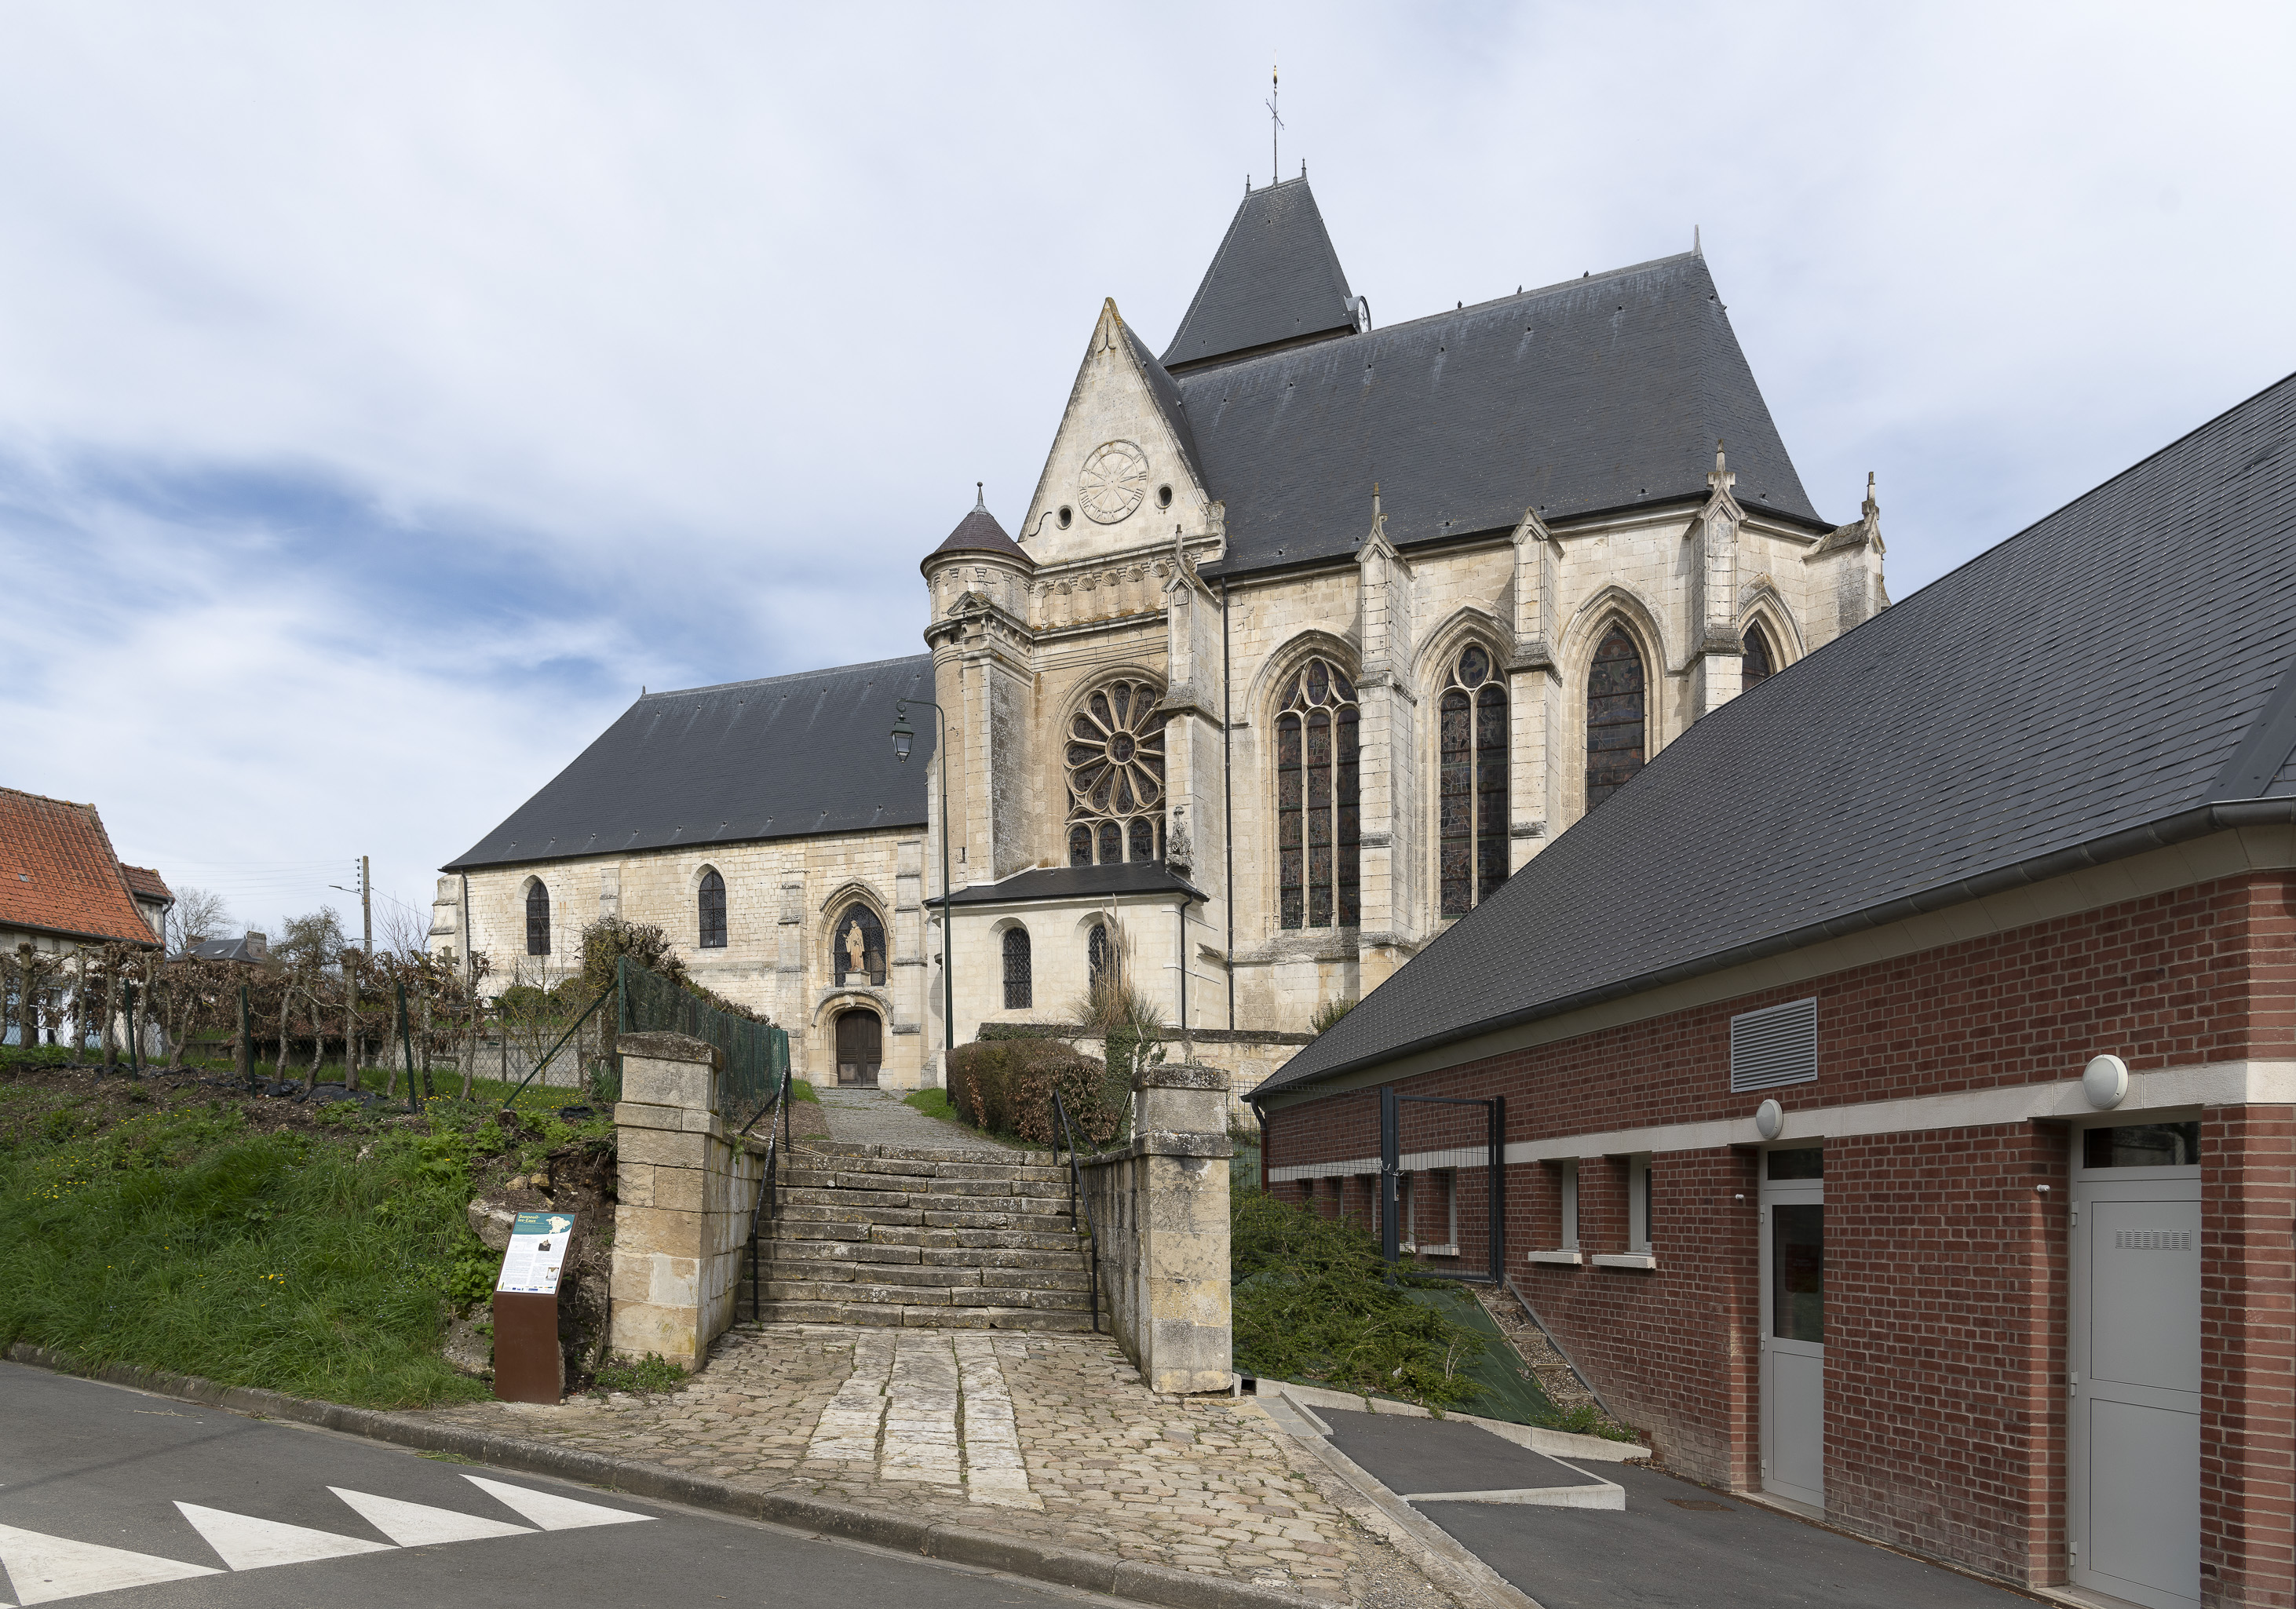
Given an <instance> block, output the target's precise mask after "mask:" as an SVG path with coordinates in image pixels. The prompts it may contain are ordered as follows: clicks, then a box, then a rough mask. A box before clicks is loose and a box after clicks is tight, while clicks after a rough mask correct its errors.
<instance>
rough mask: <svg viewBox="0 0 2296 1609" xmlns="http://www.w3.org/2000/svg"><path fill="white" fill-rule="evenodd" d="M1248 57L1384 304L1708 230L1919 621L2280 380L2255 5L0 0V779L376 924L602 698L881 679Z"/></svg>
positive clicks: (1197, 262)
mask: <svg viewBox="0 0 2296 1609" xmlns="http://www.w3.org/2000/svg"><path fill="white" fill-rule="evenodd" d="M1274 62H1280V66H1281V70H1282V75H1283V82H1282V100H1281V109H1282V114H1283V123H1284V125H1285V127H1284V128H1283V134H1282V142H1283V143H1282V147H1281V158H1280V160H1281V162H1282V165H1283V168H1282V170H1283V174H1284V175H1285V176H1296V175H1297V173H1298V172H1299V169H1300V164H1301V163H1302V162H1304V163H1305V164H1306V166H1307V171H1308V176H1309V178H1310V180H1311V182H1312V183H1313V184H1314V186H1315V189H1316V197H1317V200H1318V202H1319V204H1320V205H1321V207H1322V209H1323V212H1324V218H1325V220H1326V222H1327V223H1328V225H1329V226H1330V228H1331V231H1332V234H1333V240H1334V242H1335V244H1336V245H1337V248H1338V250H1339V252H1340V256H1341V261H1342V263H1343V265H1344V266H1345V267H1346V270H1347V273H1348V275H1349V280H1350V282H1351V283H1352V285H1353V287H1354V289H1355V290H1357V291H1359V292H1361V293H1363V294H1365V296H1367V297H1368V298H1369V299H1370V301H1371V304H1372V310H1373V315H1374V319H1375V320H1376V321H1377V322H1378V323H1380V324H1394V323H1398V322H1401V321H1403V320H1405V319H1408V318H1411V317H1415V316H1420V315H1423V314H1427V313H1431V312H1435V311H1437V310H1439V309H1440V308H1441V307H1442V306H1443V304H1444V303H1445V302H1447V301H1451V302H1457V301H1463V300H1464V301H1467V302H1473V301H1476V300H1483V299H1487V298H1489V297H1492V296H1497V295H1502V294H1506V293H1508V292H1510V291H1512V290H1513V288H1514V287H1515V286H1517V285H1518V284H1524V285H1533V286H1536V285H1539V284H1545V283H1553V282H1556V281H1560V280H1563V279H1568V278H1575V277H1577V276H1578V275H1579V274H1580V273H1582V272H1585V271H1588V270H1593V271H1597V272H1599V271H1602V270H1603V269H1606V268H1611V267H1620V266H1624V265H1627V264H1630V263H1636V262H1641V261H1644V260H1647V259H1652V258H1656V257H1661V256H1666V255H1669V254H1670V253H1673V252H1677V251H1680V250H1685V249H1687V248H1688V246H1689V245H1690V243H1691V238H1692V231H1693V227H1695V228H1697V229H1698V230H1700V231H1701V233H1702V241H1703V244H1704V249H1705V251H1706V254H1707V257H1708V259H1709V263H1710V267H1711V268H1712V270H1713V273H1714V275H1715V277H1716V279H1717V281H1718V283H1719V285H1720V286H1721V289H1722V294H1723V297H1724V300H1725V301H1726V304H1727V305H1728V307H1729V309H1730V316H1731V320H1732V323H1733V324H1734V327H1735V329H1736V331H1737V332H1738V336H1739V339H1740V341H1741V342H1742V344H1743V347H1744V349H1745V351H1746V353H1747V356H1748V357H1749V359H1750V361H1751V364H1752V365H1753V368H1754V372H1755V374H1756V377H1757V378H1758V380H1759V382H1760V383H1761V385H1762V388H1763V390H1764V394H1765V395H1766V397H1767V399H1768V402H1769V405H1770V409H1771V412H1772V414H1773V415H1775V418H1776V420H1777V423H1778V425H1779V428H1780V431H1781V432H1782V433H1783V435H1784V439H1785V441H1786V444H1787V447H1788V448H1789V450H1790V451H1791V453H1792V456H1793V458H1794V460H1795V463H1796V464H1797V466H1798V468H1799V469H1800V473H1801V477H1802V480H1803V482H1804V484H1805V485H1806V486H1807V487H1808V490H1809V493H1810V496H1811V497H1812V499H1813V500H1814V501H1815V503H1816V505H1817V508H1818V510H1819V512H1820V513H1823V514H1825V515H1826V516H1828V517H1829V518H1833V519H1836V520H1847V519H1849V518H1851V517H1852V516H1853V515H1854V514H1855V513H1856V509H1857V502H1858V500H1859V497H1861V496H1862V494H1863V490H1864V486H1865V480H1866V473H1867V472H1869V471H1870V472H1874V473H1875V474H1876V475H1877V476H1878V487H1879V493H1880V502H1881V507H1882V530H1883V534H1884V537H1885V539H1886V541H1887V543H1888V574H1889V585H1890V590H1891V593H1892V595H1895V596H1897V597H1899V598H1902V597H1904V596H1906V595H1907V594H1909V593H1910V592H1912V591H1913V590H1915V588H1917V587H1920V586H1922V585H1923V583H1925V582H1927V581H1929V580H1931V579H1934V578H1935V577H1937V576H1939V575H1940V574H1942V573H1944V572H1945V571H1948V570H1949V569H1951V568H1953V567H1954V566H1955V565H1956V564H1957V563H1959V562H1962V561H1964V560H1965V559H1967V558H1969V557H1970V556H1972V554H1976V553H1978V552H1980V551H1981V550H1982V549H1984V548H1985V547H1987V546H1991V545H1992V544H1993V543H1995V542H1997V541H1999V540H2001V539H2002V538H2005V537H2007V536H2009V535H2011V534H2013V533H2014V532H2015V531H2016V530H2018V529H2021V528H2022V527H2023V526H2025V525H2027V524H2029V523H2030V522H2031V521H2034V520H2036V519H2038V518H2039V517H2040V516H2042V515H2044V514H2046V513H2048V512H2049V511H2051V510H2052V509H2054V508H2055V507H2057V506H2059V505H2062V504H2063V503H2065V502H2066V501H2068V500H2070V499H2071V498H2072V497H2077V496H2079V494H2080V493H2081V492H2083V491H2085V490H2087V488H2090V487H2092V486H2094V485H2095V484H2096V483H2097V482H2099V481H2101V480H2104V479H2106V478H2108V477H2110V476H2111V475H2112V474H2113V473H2115V472H2118V471H2120V469H2122V468H2125V467H2126V466H2128V464H2131V463H2133V462H2135V461H2136V460H2137V459H2138V458H2141V457H2143V456H2145V455H2146V454H2148V453H2150V452H2152V451H2154V450H2156V449H2157V448H2159V447H2162V446H2164V445H2166V444H2167V443H2168V442H2169V441H2170V440H2172V439H2175V438H2176V437H2177V436H2179V435H2181V434H2183V433H2184V432H2185V431H2189V430H2191V429H2192V428H2194V426H2196V425H2198V424H2200V423H2202V422H2203V421H2204V420H2206V419H2208V418H2210V417H2211V416H2213V415H2216V414H2218V413H2220V412H2222V411H2223V410H2224V409H2226V408H2227V407H2229V406H2232V405H2234V404H2235V403H2236V402H2238V401H2240V400H2241V399H2242V398H2244V397H2246V396H2249V395H2251V393H2253V392H2255V391H2256V390H2259V389H2261V388H2262V387H2264V386H2265V385H2267V384H2268V383H2270V382H2273V381H2275V380H2277V379H2279V378H2281V377H2282V376H2283V375H2284V374H2287V373H2288V372H2289V371H2291V370H2292V369H2296V297H2292V296H2290V295H2289V294H2288V293H2287V292H2286V291H2285V288H2284V282H2285V280H2286V278H2287V265H2288V264H2289V263H2290V262H2291V261H2292V260H2296V208H2292V207H2291V206H2290V205H2289V201H2290V170H2289V155H2290V150H2291V142H2290V135H2289V133H2288V127H2287V122H2286V116H2285V113H2286V105H2287V89H2286V86H2287V84H2288V82H2289V81H2290V75H2291V71H2292V69H2296V8H2291V7H2288V6H2285V5H2280V6H2266V5H2255V6H2240V5H2210V4H2184V5H2179V6H2175V7H2169V6H2159V5H2149V6H2143V7H2138V6H2117V5H2112V4H2083V5H2079V6H2073V5H2069V4H2068V5H2058V6H2039V5H2030V6H2020V5H2015V4H1980V5H1966V6H1962V5H1924V4H1904V5H1897V6H1890V7H1880V6H1843V5H1839V4H1827V5H1808V6H1798V5H1784V4H1777V5H1769V4H1732V5H1637V4H1602V5H1596V4H1522V5H1498V4H1454V5H1449V6H1432V5H1412V6H1400V5H1397V6H1387V7H1371V6H1361V5H1350V4H1333V3H1330V0H1325V3H1324V4H1314V5H1296V6H1287V5H1256V4H1239V3H1233V0H1231V3H1227V4H1214V5H1193V4H1169V3H1168V4H1160V5H1158V6H1155V7H1112V6H1103V7H1096V8H1086V7H1078V6H1072V5H1071V6H1053V5H1046V6H1025V5H997V6H988V5H981V6H972V7H956V6H948V5H920V6H914V7H906V6H892V5H869V4H856V5H851V6H843V7H818V6H815V7H806V8H801V9H799V8H787V9H783V8H777V7H774V6H768V5H762V4H744V5H714V4H653V5H635V4H624V5H603V4H577V3H567V0H558V3H553V4H515V3H505V4H488V5H482V6H472V5H469V4H454V5H447V4H417V3H413V0H409V3H406V4H393V5H390V6H381V7H377V6H352V5H348V4H293V5H290V4H268V5H257V4H230V3H229V0H215V3H211V4H204V5H201V6H198V7H189V6H178V7H163V6H152V5H148V4H147V5H136V6H127V5H121V4H106V3H104V0H69V3H66V0H19V3H18V4H11V5H9V6H7V7H6V8H4V9H0V217H4V218H5V220H6V221H5V225H4V226H0V648H4V650H5V652H4V655H0V665H4V667H5V673H4V674H0V756H4V760H0V784H5V785H10V786H15V787H21V788H25V789H29V790H30V791H32V792H39V793H45V794H49V795H53V796H56V797H61V798H69V799H74V800H93V801H94V802H95V803H96V804H97V805H98V806H99V807H100V808H101V809H102V814H103V817H104V820H105V822H106V824H107V825H108V826H109V828H110V830H111V836H112V841H113V843H114V845H115V846H116V847H117V849H118V850H119V854H120V856H121V858H123V859H126V860H127V861H130V862H132V863H136V864H143V865H151V866H158V867H160V870H161V872H162V873H163V874H165V875H166V876H168V878H169V879H170V880H171V881H173V882H179V883H191V884H195V885H198V886H201V887H204V888H209V889H212V890H215V891H219V892H221V893H223V894H224V895H225V898H226V899H227V900H228V902H229V906H230V908H231V910H232V913H233V915H234V917H235V918H236V919H237V924H239V925H247V926H256V927H266V926H268V927H271V928H273V929H274V930H275V927H276V924H277V922H278V920H279V918H280V917H281V915H285V914H293V913H299V912H302V911H306V910H308V909H311V908H312V907H316V906H317V905H319V904H321V903H323V902H332V903H333V904H335V905H336V906H337V907H338V908H339V909H341V910H343V911H344V912H345V913H346V915H348V916H349V917H350V923H351V927H352V931H353V932H357V898H356V896H355V895H353V894H348V893H346V892H341V891H336V890H335V888H334V887H333V886H332V885H355V884H356V882H357V877H356V875H355V866H356V862H357V858H358V857H359V856H360V855H362V854H365V855H368V856H371V857H372V858H373V866H374V884H375V889H376V891H377V897H378V924H379V925H380V924H381V922H382V919H383V913H386V912H388V911H390V910H394V909H395V910H398V911H400V912H402V913H408V914H414V915H419V916H427V914H428V907H429V902H430V896H431V892H432V882H433V878H434V875H435V869H436V868H437V867H438V866H439V865H441V864H443V863H444V862H446V861H447V860H449V859H451V858H454V857H455V856H456V855H457V854H459V853H460V852H462V851H463V850H465V849H466V848H468V847H469V846H470V845H471V843H473V842H474V841H476V840H477V839H478V838H479V837H480V835H481V834H482V833H484V832H485V831H486V830H487V829H488V827H490V826H492V825H494V824H495V823H496V821H498V820H500V819H501V818H502V817H504V816H506V815H508V814H509V813H510V811H511V810H512V809H514V808H515V807H516V806H517V805H518V804H519V803H521V801H522V800H525V799H526V798H527V797H528V796H529V794H531V793H532V792H534V791H535V790H536V789H537V788H538V787H539V786H541V785H542V784H544V783H545V781H547V780H548V779H549V777H550V776H553V774H554V773H555V772H556V771H557V770H558V769H559V768H562V766H564V765H565V764H566V763H567V762H568V761H569V760H570V759H572V758H573V757H574V755H575V754H577V753H578V752H579V751H580V750H581V749H582V747H583V746H584V745H585V744H586V743H588V742H589V741H590V740H591V739H592V738H593V737H594V736H595V735H597V734H598V733H599V732H601V731H602V730H603V729H604V727H606V726H607V725H608V724H609V723H610V722H611V720H612V719H613V718H614V717H615V716H616V715H618V714H619V712H620V711H621V710H623V709H624V708H626V707H627V704H628V703H629V702H630V701H631V700H632V699H633V698H635V696H636V695H637V694H638V692H639V689H640V688H641V687H642V686H650V687H652V688H655V689H660V688H664V687H681V686H693V685H703V684H708V683H713V682H722V681H731V680H737V679H742V678H745V677H760V676H771V675H777V674H780V673H783V672H787V671H794V670H803V669H812V668H815V667H817V666H823V665H832V664H841V663H849V662H853V661H862V660H870V659H879V658H887V657H890V656H893V655H896V654H904V653H917V652H920V651H921V649H922V641H921V637H920V636H919V633H920V631H921V628H922V615H923V607H924V599H923V587H922V580H921V579H918V576H917V572H916V564H917V561H918V560H919V559H920V558H921V557H922V555H923V554H925V553H926V552H927V551H929V550H930V549H931V547H932V546H935V545H936V544H937V543H938V542H939V540H940V539H941V538H942V537H944V536H946V535H947V532H948V531H949V529H951V528H952V527H953V526H954V525H955V523H956V521H958V520H959V519H960V518H961V517H962V516H963V514H964V513H965V511H966V510H967V509H968V508H969V507H971V505H972V498H973V486H974V482H975V481H982V482H985V483H986V487H987V496H988V505H989V507H990V509H991V510H992V511H993V512H995V513H996V514H998V516H999V517H1000V518H1002V519H1003V520H1004V521H1005V524H1006V526H1007V528H1008V529H1012V528H1013V527H1014V526H1015V525H1016V524H1017V521H1018V520H1019V518H1020V516H1021V512H1022V505H1023V504H1024V503H1025V501H1026V499H1027V497H1029V492H1030V490H1031V488H1033V487H1034V485H1035V483H1036V480H1037V473H1038V472H1039V471H1040V469H1041V468H1042V463H1043V456H1044V454H1045V452H1046V449H1047V448H1048V447H1049V446H1050V443H1051V439H1052V435H1053V431H1054V426H1055V424H1056V423H1057V421H1058V418H1059V415H1060V411H1061V408H1062V405H1063V404H1064V403H1065V401H1066V399H1067V397H1068V390H1069V386H1070V382H1071V381H1072V379H1073V378H1074V374H1075V371H1076V366H1077V365H1078V362H1079V361H1080V359H1081V357H1082V356H1083V352H1084V348H1085V343H1086V341H1087V337H1088V336H1089V335H1090V332H1091V330H1092V326H1093V323H1094V320H1095V317H1096V316H1097V314H1098V311H1099V308H1100V305H1101V301H1102V299H1103V298H1104V297H1112V298H1113V299H1114V300H1115V301H1116V303H1117V305H1118V307H1119V308H1120V309H1121V310H1122V312H1123V313H1124V315H1125V316H1126V317H1127V318H1128V319H1129V320H1131V322H1132V323H1133V324H1134V325H1135V326H1136V327H1137V328H1138V329H1139V330H1140V331H1141V332H1143V334H1144V337H1145V338H1146V339H1147V340H1148V341H1149V343H1150V345H1151V346H1152V347H1155V348H1160V347H1161V345H1162V344H1163V342H1164V341H1166V340H1167V339H1169V335H1170V333H1171V332H1172V330H1173V328H1174V327H1175V325H1176V324H1177V322H1178V319H1179V316H1180V315H1181V313H1182V312H1183V311H1184V310H1185V307H1186V304H1187V300H1188V298H1189V297H1190V295H1191V294H1193V291H1194V289H1195V286H1196V283H1197V281H1198V279H1199V278H1200V277H1201V274H1202V272H1203V269H1204V267H1205V265H1206V263H1207V262H1208V261H1209V260H1210V255H1211V252H1212V250H1213V248H1214V247H1215V246H1216V245H1217V244H1218V241H1219V238H1220V235H1221V233H1222V232H1223V231H1224V230H1225V228H1226V225H1227V221H1228V218H1229V217H1230V215H1231V214H1232V213H1233V211H1234V208H1235V206H1236V204H1237V201H1239V200H1240V199H1241V196H1242V191H1243V186H1244V185H1245V183H1246V182H1247V180H1248V181H1249V182H1251V183H1252V184H1265V183H1266V182H1267V178H1268V176H1269V172H1270V168H1271V156H1270V152H1269V135H1270V132H1271V130H1270V124H1269V118H1268V112H1267V105H1266V102H1267V96H1268V93H1269V84H1268V75H1269V70H1270V66H1271V63H1274ZM2259 287H2261V288H2260V289H2259ZM2170 539H2171V533H2164V544H2165V543H2166V542H2168V541H2169V540H2170ZM234 931H235V930H234Z"/></svg>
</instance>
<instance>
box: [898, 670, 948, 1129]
mask: <svg viewBox="0 0 2296 1609" xmlns="http://www.w3.org/2000/svg"><path fill="white" fill-rule="evenodd" d="M911 704H922V705H923V706H924V707H925V708H926V709H928V710H931V711H932V712H933V713H934V714H935V715H936V716H938V717H939V718H940V726H939V729H938V730H939V742H938V743H935V744H934V745H933V749H934V752H936V753H937V754H939V756H940V900H941V906H940V990H941V993H940V1081H941V1087H942V1088H947V1086H948V1059H949V1056H950V1055H951V1054H952V1053H953V1052H954V1051H955V1047H956V973H955V969H954V968H953V967H952V966H951V965H949V959H948V940H949V930H950V929H951V928H953V927H955V925H956V905H955V899H954V898H953V896H954V895H955V889H953V888H951V887H950V886H949V881H948V715H947V711H945V710H942V709H941V707H940V706H939V704H936V703H934V702H932V700H931V699H929V698H905V699H900V700H897V701H896V702H894V705H893V758H894V759H898V760H899V761H901V762H902V763H903V764H904V765H906V764H907V763H908V759H909V751H910V749H912V748H914V746H915V744H916V741H917V735H916V734H915V733H914V732H913V731H911V730H910V729H909V706H910V705H911Z"/></svg>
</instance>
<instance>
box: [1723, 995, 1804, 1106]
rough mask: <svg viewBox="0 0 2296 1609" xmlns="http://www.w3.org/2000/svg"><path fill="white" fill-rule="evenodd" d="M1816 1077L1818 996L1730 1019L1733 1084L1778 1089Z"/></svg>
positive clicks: (1731, 1081)
mask: <svg viewBox="0 0 2296 1609" xmlns="http://www.w3.org/2000/svg"><path fill="white" fill-rule="evenodd" d="M1816 1078H1817V1002H1816V1000H1814V999H1811V1000H1789V1001H1788V1002H1786V1004H1784V1006H1770V1007H1768V1008H1767V1009H1766V1010H1762V1011H1750V1012H1745V1013H1743V1014H1740V1015H1738V1016H1734V1017H1733V1018H1731V1019H1730V1088H1732V1089H1734V1090H1741V1089H1775V1088H1779V1087H1780V1086H1782V1085H1785V1084H1808V1083H1811V1082H1814V1081H1815V1080H1816Z"/></svg>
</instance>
